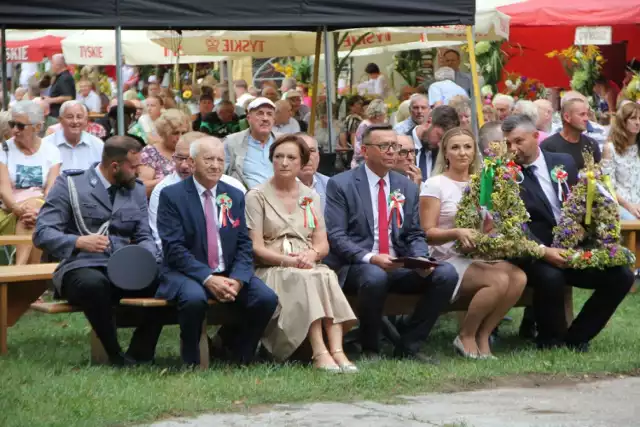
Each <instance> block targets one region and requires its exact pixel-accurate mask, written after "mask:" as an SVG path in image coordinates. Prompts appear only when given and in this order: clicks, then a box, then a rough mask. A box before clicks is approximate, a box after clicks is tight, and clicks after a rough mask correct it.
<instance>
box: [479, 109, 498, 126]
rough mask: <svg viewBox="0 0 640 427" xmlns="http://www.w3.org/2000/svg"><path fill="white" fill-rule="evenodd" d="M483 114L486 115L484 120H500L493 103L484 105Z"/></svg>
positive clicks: (486, 121)
mask: <svg viewBox="0 0 640 427" xmlns="http://www.w3.org/2000/svg"><path fill="white" fill-rule="evenodd" d="M482 116H483V117H484V122H485V123H489V122H495V121H497V120H498V112H497V111H496V109H495V108H493V106H491V105H485V106H484V107H482Z"/></svg>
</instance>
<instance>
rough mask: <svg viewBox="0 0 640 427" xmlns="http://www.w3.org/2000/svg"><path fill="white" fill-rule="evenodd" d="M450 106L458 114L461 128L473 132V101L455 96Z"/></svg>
mask: <svg viewBox="0 0 640 427" xmlns="http://www.w3.org/2000/svg"><path fill="white" fill-rule="evenodd" d="M449 106H451V107H452V108H453V109H454V110H456V113H458V117H459V118H460V127H461V128H464V129H468V130H471V101H469V98H465V97H464V96H460V95H458V96H454V97H453V98H451V100H450V101H449Z"/></svg>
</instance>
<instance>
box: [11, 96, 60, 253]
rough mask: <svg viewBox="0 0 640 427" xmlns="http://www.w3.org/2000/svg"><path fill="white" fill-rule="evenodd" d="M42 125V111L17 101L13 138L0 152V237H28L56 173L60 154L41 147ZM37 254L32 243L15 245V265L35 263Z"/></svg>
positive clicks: (49, 146) (43, 146)
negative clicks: (39, 134)
mask: <svg viewBox="0 0 640 427" xmlns="http://www.w3.org/2000/svg"><path fill="white" fill-rule="evenodd" d="M43 123H44V115H43V113H42V108H40V106H39V105H38V104H36V103H35V102H33V101H20V102H17V103H16V104H15V105H14V106H13V108H12V110H11V120H10V121H9V126H10V127H11V131H12V134H13V138H11V139H9V140H8V141H6V142H5V143H3V147H2V151H1V152H0V197H1V198H2V209H1V210H0V234H2V235H11V234H31V233H32V232H33V228H34V226H35V224H36V217H37V216H38V212H39V211H40V208H41V207H42V205H43V204H44V197H45V196H46V195H47V193H48V192H49V189H50V188H51V187H52V186H53V183H54V182H55V180H56V178H57V177H58V174H59V173H60V164H61V163H62V161H61V159H60V152H59V151H58V147H56V146H55V145H53V144H43V143H42V140H41V139H40V137H38V133H39V132H40V128H41V127H42V125H43ZM40 255H41V251H39V250H38V249H35V248H34V246H33V245H32V244H26V245H18V246H16V260H15V263H16V264H17V265H23V264H37V263H39V262H40Z"/></svg>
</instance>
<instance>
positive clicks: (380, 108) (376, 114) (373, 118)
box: [351, 99, 387, 169]
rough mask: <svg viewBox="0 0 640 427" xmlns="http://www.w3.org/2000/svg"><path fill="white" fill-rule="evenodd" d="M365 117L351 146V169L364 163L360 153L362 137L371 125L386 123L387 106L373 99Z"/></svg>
mask: <svg viewBox="0 0 640 427" xmlns="http://www.w3.org/2000/svg"><path fill="white" fill-rule="evenodd" d="M365 115H366V116H367V118H366V119H364V120H363V121H362V122H361V123H360V125H359V126H358V129H357V130H356V136H355V144H354V146H353V159H352V160H351V169H353V168H356V167H358V165H359V164H361V163H362V162H363V161H364V157H363V156H362V153H361V152H360V147H361V146H362V136H363V135H364V131H365V130H367V128H368V127H370V126H373V125H382V124H385V123H387V105H386V104H385V103H384V101H383V100H382V99H374V100H373V101H371V103H370V104H369V106H368V107H367V111H366V113H365Z"/></svg>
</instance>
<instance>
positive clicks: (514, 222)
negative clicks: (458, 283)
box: [456, 142, 544, 260]
mask: <svg viewBox="0 0 640 427" xmlns="http://www.w3.org/2000/svg"><path fill="white" fill-rule="evenodd" d="M487 151H488V152H487V154H486V156H485V158H484V167H483V169H482V172H481V174H480V175H478V174H476V175H473V176H472V177H471V182H470V183H469V185H468V186H467V188H466V189H465V190H464V193H463V195H462V199H461V200H460V203H459V204H458V212H457V214H456V227H458V228H467V229H472V230H476V233H475V237H474V245H475V247H474V248H473V249H472V250H471V251H467V252H466V255H467V256H469V257H472V258H481V259H484V260H503V259H514V258H529V257H531V258H541V257H542V256H543V255H544V252H543V249H542V248H540V246H539V244H538V243H536V242H535V241H533V240H531V239H529V238H528V237H527V233H526V230H527V228H526V227H527V225H526V224H527V222H528V221H529V213H528V212H527V210H526V208H525V206H524V203H523V201H522V199H521V198H520V188H519V186H518V184H519V183H520V182H522V179H523V175H522V171H521V168H520V166H519V165H517V164H516V163H515V162H514V161H513V157H512V156H511V155H510V154H508V152H507V147H506V144H505V143H504V142H492V143H491V144H490V145H489V149H488V150H487ZM456 248H457V250H458V251H459V252H460V253H462V250H461V247H460V244H459V243H457V244H456Z"/></svg>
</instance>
